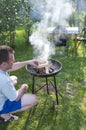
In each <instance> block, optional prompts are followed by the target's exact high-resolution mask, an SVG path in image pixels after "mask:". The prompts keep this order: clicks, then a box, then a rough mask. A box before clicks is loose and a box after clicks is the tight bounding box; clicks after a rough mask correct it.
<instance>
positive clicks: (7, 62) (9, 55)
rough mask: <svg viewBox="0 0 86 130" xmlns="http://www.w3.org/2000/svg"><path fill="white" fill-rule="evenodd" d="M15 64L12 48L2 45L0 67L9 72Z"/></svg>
mask: <svg viewBox="0 0 86 130" xmlns="http://www.w3.org/2000/svg"><path fill="white" fill-rule="evenodd" d="M13 63H14V51H13V49H12V48H11V47H9V46H6V45H2V46H0V66H1V68H2V67H3V69H5V70H8V69H11V68H12V65H13Z"/></svg>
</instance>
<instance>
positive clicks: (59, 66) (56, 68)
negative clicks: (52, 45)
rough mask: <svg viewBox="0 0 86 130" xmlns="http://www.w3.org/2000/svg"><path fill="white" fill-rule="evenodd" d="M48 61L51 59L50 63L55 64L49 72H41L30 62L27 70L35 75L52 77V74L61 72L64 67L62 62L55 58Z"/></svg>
mask: <svg viewBox="0 0 86 130" xmlns="http://www.w3.org/2000/svg"><path fill="white" fill-rule="evenodd" d="M48 61H49V64H52V66H53V68H50V69H51V70H50V71H49V73H45V72H42V73H40V72H39V71H38V69H37V68H36V67H34V66H32V65H29V64H28V65H27V66H26V70H27V71H28V72H29V73H30V74H32V75H34V76H38V77H50V76H52V75H55V74H57V73H59V72H60V70H61V69H62V64H61V63H60V62H59V61H56V60H53V59H49V60H48Z"/></svg>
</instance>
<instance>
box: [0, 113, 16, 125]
mask: <svg viewBox="0 0 86 130" xmlns="http://www.w3.org/2000/svg"><path fill="white" fill-rule="evenodd" d="M15 120H18V116H15V115H12V114H4V115H1V116H0V122H4V123H7V122H11V121H15Z"/></svg>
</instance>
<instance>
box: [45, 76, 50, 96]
mask: <svg viewBox="0 0 86 130" xmlns="http://www.w3.org/2000/svg"><path fill="white" fill-rule="evenodd" d="M46 87H47V93H48V94H49V89H48V78H47V77H46Z"/></svg>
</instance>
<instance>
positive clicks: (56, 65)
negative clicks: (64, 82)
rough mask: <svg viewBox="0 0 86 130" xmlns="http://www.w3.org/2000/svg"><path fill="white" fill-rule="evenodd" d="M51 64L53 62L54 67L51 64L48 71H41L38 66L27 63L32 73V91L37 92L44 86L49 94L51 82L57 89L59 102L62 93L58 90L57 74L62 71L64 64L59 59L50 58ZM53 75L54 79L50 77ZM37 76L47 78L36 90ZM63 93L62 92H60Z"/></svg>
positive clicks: (28, 69) (56, 93)
mask: <svg viewBox="0 0 86 130" xmlns="http://www.w3.org/2000/svg"><path fill="white" fill-rule="evenodd" d="M48 62H49V65H50V64H52V67H51V66H50V68H49V71H48V73H46V71H43V72H39V71H38V68H37V67H34V66H32V65H29V64H28V65H27V66H26V70H27V71H28V72H29V73H30V74H31V75H32V93H37V92H38V91H39V90H40V89H42V88H43V87H44V86H46V88H47V93H48V94H49V85H50V84H51V85H52V86H53V88H54V90H55V95H56V101H57V104H58V94H60V93H59V92H58V90H57V84H56V75H57V74H58V73H59V72H60V71H61V69H62V64H61V63H60V62H59V61H56V60H53V59H49V60H48ZM51 76H52V77H53V81H51V80H50V79H49V77H51ZM35 77H39V78H45V84H44V85H43V86H41V87H40V88H39V89H37V90H36V91H35V88H34V86H35ZM60 95H61V94H60Z"/></svg>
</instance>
